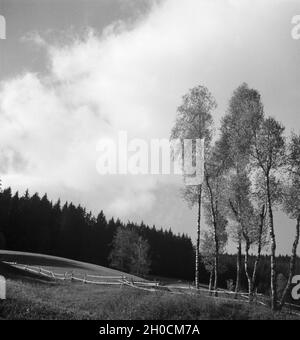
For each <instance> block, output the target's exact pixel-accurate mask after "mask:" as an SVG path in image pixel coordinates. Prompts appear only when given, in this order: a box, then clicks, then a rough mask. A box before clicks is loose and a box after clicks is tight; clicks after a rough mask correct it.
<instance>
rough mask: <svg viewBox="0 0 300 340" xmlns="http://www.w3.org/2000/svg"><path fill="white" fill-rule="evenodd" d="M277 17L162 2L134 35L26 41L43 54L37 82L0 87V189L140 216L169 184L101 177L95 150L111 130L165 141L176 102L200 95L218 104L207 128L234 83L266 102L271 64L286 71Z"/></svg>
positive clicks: (253, 8) (214, 4)
mask: <svg viewBox="0 0 300 340" xmlns="http://www.w3.org/2000/svg"><path fill="white" fill-rule="evenodd" d="M281 6H282V2H281V1H254V2H251V3H250V2H249V1H247V2H245V1H211V0H210V1H208V0H203V1H199V0H187V1H176V0H166V1H164V2H162V3H160V5H157V6H154V7H153V8H152V10H151V12H150V13H149V14H148V15H147V16H145V17H143V20H140V21H138V22H137V23H136V25H135V26H134V27H132V25H130V26H129V27H127V25H126V23H121V24H120V23H118V24H117V25H112V26H110V27H109V28H107V29H106V30H105V32H104V33H103V34H101V35H100V33H99V32H93V31H91V30H90V31H89V32H88V33H87V34H86V35H85V36H84V37H81V38H79V37H74V38H73V39H72V40H71V41H70V42H69V44H67V45H66V44H65V45H62V44H59V43H51V44H50V43H47V41H46V40H45V39H44V38H43V37H42V36H43V35H42V33H40V34H39V35H38V34H34V35H33V36H32V37H31V39H32V40H34V41H36V43H38V44H39V46H42V47H44V48H46V49H47V53H48V58H49V60H48V61H49V63H48V64H47V65H48V70H47V72H46V75H43V76H41V75H38V74H33V73H25V74H22V75H19V76H18V77H15V78H14V79H10V80H7V81H5V82H3V83H2V85H1V90H0V126H1V131H2V132H1V135H0V145H1V147H0V158H1V160H5V162H6V164H7V165H6V166H5V167H4V166H2V167H1V168H0V170H1V169H2V171H4V170H5V173H6V174H7V176H4V182H5V181H6V183H7V184H11V185H15V186H16V187H25V186H29V187H31V188H33V190H39V191H42V190H44V191H48V192H52V193H53V195H54V196H56V197H57V196H58V195H61V192H62V193H63V195H65V197H68V198H69V197H70V199H71V198H73V199H77V200H82V201H83V203H87V204H88V206H89V207H91V208H93V209H97V210H99V209H100V208H104V209H107V210H108V211H109V212H110V213H112V214H113V213H114V214H121V215H122V216H128V215H130V214H132V213H136V212H139V213H141V212H142V211H144V210H149V209H150V208H151V206H152V205H153V204H154V203H155V191H156V190H158V189H159V186H160V185H162V183H166V182H168V181H171V180H170V179H166V178H164V179H162V178H159V180H158V179H157V178H156V177H154V178H151V177H150V178H147V180H145V179H144V178H124V177H121V176H119V177H118V176H115V177H105V178H102V177H100V176H99V175H98V174H97V172H96V161H97V157H98V155H97V152H96V145H97V141H98V139H99V138H101V137H103V136H111V135H115V134H116V133H117V131H119V130H126V131H128V133H129V135H130V136H131V137H145V138H147V139H149V138H157V137H162V138H168V137H169V131H170V129H171V127H172V124H173V122H174V120H175V113H176V107H177V106H178V105H179V104H180V98H181V96H182V95H183V94H184V93H185V92H186V91H187V90H188V89H189V88H191V87H193V86H195V85H197V84H199V83H201V84H204V85H207V86H208V87H209V88H210V89H211V91H212V92H213V93H214V94H215V96H216V97H217V100H218V102H219V103H220V108H219V110H218V111H217V113H216V118H219V117H220V116H221V114H223V111H224V110H225V106H226V103H227V100H228V98H229V96H230V95H231V93H232V91H233V90H234V88H235V87H237V86H238V85H239V84H240V83H241V82H243V81H248V82H249V83H250V85H252V86H257V87H258V88H261V89H262V91H264V92H265V94H266V97H267V98H268V96H270V97H271V94H272V97H273V92H274V89H277V88H278V87H279V86H280V79H282V77H280V76H281V73H280V72H284V71H282V70H280V69H278V67H277V64H278V62H279V61H280V62H281V65H285V64H287V63H288V61H289V57H288V56H287V55H286V53H284V52H283V51H282V50H281V48H280V43H285V40H284V39H285V34H286V35H287V36H288V37H289V36H290V32H289V31H287V32H283V31H282V30H283V28H282V26H280V25H279V26H280V27H278V26H273V25H274V22H276V23H277V24H278V22H281V21H280V20H285V12H284V11H282V9H281ZM271 12H272V15H270V13H271ZM281 16H282V17H281ZM278 18H282V19H280V20H279V21H278ZM288 19H289V18H288ZM288 22H290V21H288ZM271 28H272V29H273V33H274V35H272V36H270V30H271ZM287 30H288V27H287ZM296 72H297V73H298V74H299V71H296ZM270 84H271V85H270ZM284 98H285V97H284V94H283V100H284ZM268 105H269V106H268ZM267 106H268V107H270V108H273V107H276V105H275V104H274V106H273V103H271V104H268V103H267ZM275 114H276V112H275ZM8 174H9V176H8ZM70 193H72V194H70ZM62 198H64V197H62Z"/></svg>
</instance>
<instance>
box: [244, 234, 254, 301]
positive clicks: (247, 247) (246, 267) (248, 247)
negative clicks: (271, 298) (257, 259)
mask: <svg viewBox="0 0 300 340" xmlns="http://www.w3.org/2000/svg"><path fill="white" fill-rule="evenodd" d="M245 240H246V247H245V272H246V276H247V280H248V292H249V302H252V301H253V282H252V276H251V275H250V273H249V250H250V241H249V238H248V237H247V236H245Z"/></svg>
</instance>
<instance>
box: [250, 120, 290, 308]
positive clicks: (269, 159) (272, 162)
mask: <svg viewBox="0 0 300 340" xmlns="http://www.w3.org/2000/svg"><path fill="white" fill-rule="evenodd" d="M284 130H285V129H284V127H283V126H282V125H281V124H280V123H279V122H277V121H276V120H275V119H274V118H266V119H264V120H263V121H262V122H260V125H259V127H258V128H257V129H252V131H253V138H254V143H253V146H252V153H251V154H252V157H253V160H254V162H255V165H256V166H257V168H258V169H259V170H260V172H261V174H262V176H263V179H264V188H265V190H264V191H265V197H266V200H267V213H268V214H267V215H268V223H269V233H270V242H271V305H272V309H273V310H276V309H277V287H276V246H277V245H276V235H275V230H274V213H273V209H274V205H275V204H276V202H277V201H278V195H277V188H278V187H279V185H278V180H277V177H276V176H277V174H278V171H279V170H280V169H281V168H282V166H283V165H284V163H285V158H286V157H285V138H284V136H283V133H284Z"/></svg>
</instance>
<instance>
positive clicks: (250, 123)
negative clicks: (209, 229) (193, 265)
mask: <svg viewBox="0 0 300 340" xmlns="http://www.w3.org/2000/svg"><path fill="white" fill-rule="evenodd" d="M263 116H264V110H263V104H262V102H261V96H260V94H259V92H258V91H257V90H255V89H251V88H249V86H248V85H247V84H245V83H244V84H242V85H241V86H239V87H238V88H237V89H236V90H235V91H234V93H233V96H232V97H231V99H230V102H229V108H228V111H227V113H226V115H225V117H224V118H223V120H222V124H221V136H220V141H219V147H220V149H221V153H220V155H221V157H223V160H224V165H225V167H226V168H227V172H228V176H229V177H230V179H229V182H231V185H232V188H231V192H233V191H234V190H236V191H235V194H234V195H235V198H236V200H235V205H237V206H240V208H239V209H240V210H238V211H237V212H238V215H240V213H241V211H242V209H244V208H245V207H242V205H243V204H242V200H244V204H245V203H246V201H247V199H249V197H248V196H247V195H248V194H249V193H247V192H243V191H242V192H238V190H240V189H242V187H238V186H236V185H234V183H235V182H236V180H238V179H241V178H242V176H243V174H244V173H245V172H246V171H249V170H250V169H249V168H250V167H251V165H250V150H251V145H252V143H253V131H255V130H256V129H257V128H258V126H259V123H260V121H262V119H263ZM235 184H237V183H235ZM244 189H245V187H244ZM232 190H233V191H232ZM245 194H246V196H247V197H246V198H245V199H244V198H243V196H244V195H245ZM248 203H249V202H248ZM232 207H233V206H232V204H229V208H230V209H231V210H232ZM232 212H233V214H234V220H235V221H236V222H238V223H235V224H234V226H235V229H233V228H232V233H231V234H232V238H233V240H234V241H235V242H236V243H237V277H236V285H235V290H236V294H237V293H238V292H239V290H240V276H241V261H242V238H243V231H242V226H241V224H240V222H239V221H240V219H241V216H239V217H238V219H237V218H236V217H237V216H236V211H234V210H233V211H232ZM244 236H245V233H244Z"/></svg>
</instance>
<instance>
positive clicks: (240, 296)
mask: <svg viewBox="0 0 300 340" xmlns="http://www.w3.org/2000/svg"><path fill="white" fill-rule="evenodd" d="M3 262H4V263H6V264H8V265H11V266H14V267H16V268H18V269H22V270H25V271H28V272H31V273H35V274H39V275H42V276H45V277H48V278H51V279H55V280H60V281H67V280H68V281H74V282H82V283H84V284H94V285H99V286H100V285H102V286H128V287H131V288H135V289H139V290H144V291H148V292H157V291H159V289H167V291H168V292H169V293H171V294H178V295H187V294H189V295H198V294H199V293H206V294H207V296H208V297H210V298H213V299H216V300H219V301H235V302H241V301H243V302H249V293H245V292H238V293H236V292H232V291H228V290H224V289H218V290H209V289H206V288H199V289H196V288H195V287H192V286H189V287H187V286H172V285H161V284H160V283H159V282H149V281H134V280H133V279H132V278H129V277H127V276H100V275H90V274H83V275H82V277H78V276H76V275H75V274H74V272H65V273H55V272H53V271H50V270H47V269H44V268H42V267H37V266H29V265H22V264H18V263H16V262H6V261H3ZM89 279H99V280H107V281H92V280H89ZM113 280H114V281H113ZM222 295H223V296H222ZM224 295H229V296H233V295H234V296H235V297H236V299H233V297H225V296H224ZM253 297H254V302H256V303H257V304H260V305H263V306H267V303H266V299H267V297H266V296H265V295H263V294H258V293H255V294H254V296H253ZM285 305H286V307H287V308H289V309H290V312H291V313H292V314H295V315H298V316H300V314H299V313H295V310H299V308H300V306H299V305H295V304H289V303H286V304H285Z"/></svg>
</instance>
